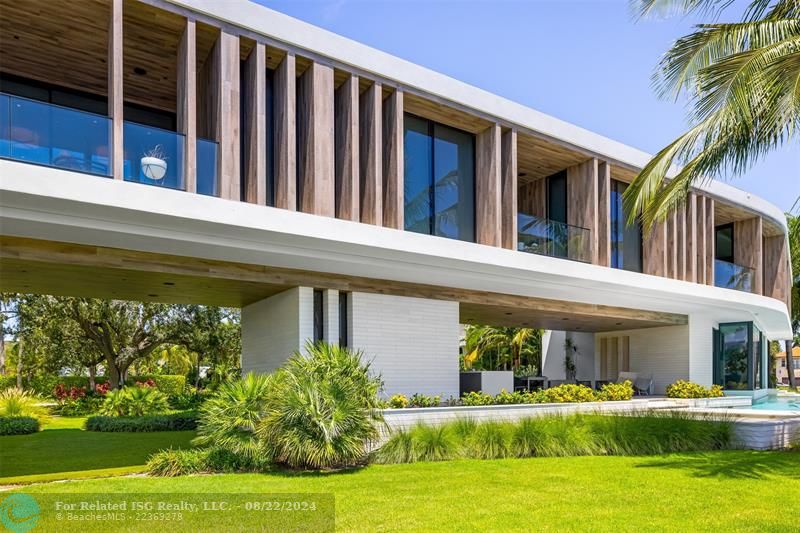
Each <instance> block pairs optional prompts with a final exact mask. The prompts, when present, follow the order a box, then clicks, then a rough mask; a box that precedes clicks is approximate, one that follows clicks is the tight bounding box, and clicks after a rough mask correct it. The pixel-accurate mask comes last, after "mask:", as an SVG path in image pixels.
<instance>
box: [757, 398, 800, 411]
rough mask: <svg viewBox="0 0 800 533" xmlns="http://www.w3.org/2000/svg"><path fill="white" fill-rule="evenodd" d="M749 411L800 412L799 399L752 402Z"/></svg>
mask: <svg viewBox="0 0 800 533" xmlns="http://www.w3.org/2000/svg"><path fill="white" fill-rule="evenodd" d="M751 409H759V410H763V411H798V412H800V398H765V399H764V400H763V401H757V402H754V403H753V406H752V407H751Z"/></svg>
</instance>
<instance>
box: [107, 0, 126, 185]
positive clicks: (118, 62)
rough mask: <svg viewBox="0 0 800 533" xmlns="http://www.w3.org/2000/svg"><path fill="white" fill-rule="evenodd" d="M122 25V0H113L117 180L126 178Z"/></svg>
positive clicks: (112, 154) (111, 82)
mask: <svg viewBox="0 0 800 533" xmlns="http://www.w3.org/2000/svg"><path fill="white" fill-rule="evenodd" d="M122 26H123V24H122V0H112V1H111V16H110V18H109V23H108V116H109V117H110V118H111V146H109V154H108V155H109V158H110V165H111V167H110V168H109V170H110V171H111V175H112V176H113V177H114V179H115V180H121V179H124V178H125V176H124V159H125V152H124V148H123V142H122V130H123V124H124V123H123V116H122V112H123V107H124V102H125V95H124V94H123V89H122V72H123V71H122V61H123V48H122Z"/></svg>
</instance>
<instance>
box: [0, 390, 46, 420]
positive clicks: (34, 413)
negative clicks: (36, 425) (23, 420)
mask: <svg viewBox="0 0 800 533" xmlns="http://www.w3.org/2000/svg"><path fill="white" fill-rule="evenodd" d="M0 416H2V417H9V418H14V417H30V418H35V419H37V420H43V419H45V418H47V416H48V412H47V408H46V407H44V406H43V405H42V400H41V399H40V398H39V397H37V396H35V395H33V394H31V393H29V392H27V391H23V390H20V389H17V388H15V387H9V388H8V389H6V390H4V391H0Z"/></svg>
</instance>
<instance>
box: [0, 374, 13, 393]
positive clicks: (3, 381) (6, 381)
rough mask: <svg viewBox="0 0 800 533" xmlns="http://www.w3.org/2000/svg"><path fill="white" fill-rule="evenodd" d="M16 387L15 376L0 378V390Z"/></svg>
mask: <svg viewBox="0 0 800 533" xmlns="http://www.w3.org/2000/svg"><path fill="white" fill-rule="evenodd" d="M16 386H17V376H0V390H6V389H10V388H11V387H16Z"/></svg>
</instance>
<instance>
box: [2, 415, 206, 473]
mask: <svg viewBox="0 0 800 533" xmlns="http://www.w3.org/2000/svg"><path fill="white" fill-rule="evenodd" d="M85 421H86V419H85V418H63V417H53V418H51V419H50V420H49V421H48V422H47V423H46V424H45V425H44V427H43V428H42V431H40V432H38V433H34V434H32V435H14V436H7V437H0V485H1V484H9V483H32V482H38V481H54V480H61V479H77V478H87V477H102V476H110V475H120V474H128V473H132V472H141V471H142V470H143V469H144V464H145V461H146V460H147V457H148V456H149V455H150V454H152V453H153V452H155V451H158V450H161V449H164V448H169V447H173V448H179V447H188V446H189V442H190V441H191V440H192V439H193V438H194V436H195V433H194V431H163V432H157V433H97V432H92V431H83V429H81V428H82V427H83V423H84V422H85Z"/></svg>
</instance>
